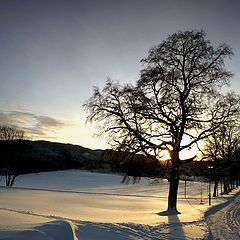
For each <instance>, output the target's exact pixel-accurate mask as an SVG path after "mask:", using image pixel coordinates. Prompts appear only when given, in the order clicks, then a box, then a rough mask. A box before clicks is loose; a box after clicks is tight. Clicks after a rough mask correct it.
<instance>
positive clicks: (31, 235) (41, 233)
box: [1, 220, 78, 240]
mask: <svg viewBox="0 0 240 240" xmlns="http://www.w3.org/2000/svg"><path fill="white" fill-rule="evenodd" d="M75 230H76V229H75V226H74V225H73V223H72V222H70V221H65V220H63V221H52V222H48V223H46V224H43V225H41V226H36V227H34V228H32V229H28V230H23V231H4V232H1V239H4V240H33V239H34V240H78V239H77V237H76V235H75Z"/></svg>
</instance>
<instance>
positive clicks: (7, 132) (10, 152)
mask: <svg viewBox="0 0 240 240" xmlns="http://www.w3.org/2000/svg"><path fill="white" fill-rule="evenodd" d="M23 139H24V131H22V130H19V129H16V128H14V127H9V126H6V125H1V126H0V140H1V141H2V143H1V146H2V150H1V156H0V157H1V162H2V163H1V166H0V167H1V175H3V176H5V181H6V186H8V187H12V186H13V184H14V182H15V180H16V177H17V175H18V174H19V173H18V164H19V161H20V159H17V158H19V157H20V154H19V152H20V151H21V142H20V141H19V140H23Z"/></svg>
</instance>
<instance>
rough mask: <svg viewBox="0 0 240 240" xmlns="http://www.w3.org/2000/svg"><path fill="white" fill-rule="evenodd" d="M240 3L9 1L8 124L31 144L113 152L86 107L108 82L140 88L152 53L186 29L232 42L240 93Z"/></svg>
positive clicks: (4, 78) (3, 114) (1, 67)
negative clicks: (98, 134)
mask: <svg viewBox="0 0 240 240" xmlns="http://www.w3.org/2000/svg"><path fill="white" fill-rule="evenodd" d="M239 12H240V1H239V0H218V1H217V0H211V1H209V0H208V1H206V0H201V1H199V0H121V1H117V0H78V1H77V0H11V1H9V0H1V1H0V49H1V53H0V124H8V125H9V124H10V125H14V126H16V127H18V128H21V129H24V130H25V131H26V134H27V136H28V137H29V138H30V139H33V140H35V139H44V140H50V141H57V142H65V143H73V144H79V145H82V146H84V147H89V148H92V149H96V148H107V147H108V145H107V144H106V142H105V140H104V139H103V138H102V139H98V138H95V137H94V133H96V128H95V127H94V125H90V124H85V120H86V113H85V112H84V109H83V107H82V105H83V103H84V102H85V101H86V100H87V99H88V98H90V97H91V95H92V89H93V86H98V87H100V88H101V87H103V86H104V84H105V81H106V79H107V77H111V78H112V79H115V80H119V81H120V83H128V82H130V83H134V82H135V81H136V80H137V79H138V76H139V70H140V69H141V68H142V65H141V63H140V60H141V59H142V58H144V57H146V56H147V54H148V50H149V49H150V48H151V47H153V46H154V45H156V44H158V43H160V42H161V41H163V40H164V39H166V37H167V36H168V35H170V34H172V33H175V32H177V31H179V30H182V31H185V30H195V29H197V30H201V29H203V30H204V31H205V32H206V36H207V37H206V38H207V39H209V40H210V41H211V43H212V44H213V45H214V46H218V45H219V44H221V43H227V44H228V45H230V46H231V47H232V49H233V52H234V57H233V58H232V59H231V60H228V61H227V62H226V67H227V69H228V70H230V71H232V72H233V73H234V77H233V78H232V80H231V87H230V90H234V91H236V92H237V93H240V68H239V63H240V41H239V39H240V28H239V23H240V14H239Z"/></svg>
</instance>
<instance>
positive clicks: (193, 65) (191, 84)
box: [84, 30, 238, 211]
mask: <svg viewBox="0 0 240 240" xmlns="http://www.w3.org/2000/svg"><path fill="white" fill-rule="evenodd" d="M232 55H233V53H232V50H231V48H230V47H229V46H227V45H226V44H222V45H220V46H218V47H217V48H216V49H214V47H213V46H212V45H211V43H210V42H209V41H208V40H206V39H205V32H204V31H202V30H201V31H185V32H182V31H179V32H177V33H174V34H172V35H170V36H169V37H168V38H167V39H166V40H165V41H163V42H162V43H160V44H159V45H157V46H155V47H153V48H151V49H150V51H149V54H148V56H147V57H146V58H144V59H142V61H141V62H142V63H143V64H144V68H143V69H142V70H141V72H140V77H139V79H138V80H137V82H136V84H135V85H132V84H126V85H120V84H119V83H118V82H114V81H112V80H111V79H108V80H107V82H106V85H105V87H104V88H103V89H102V90H100V89H99V88H97V87H95V88H94V91H93V95H92V97H91V98H90V99H89V100H88V101H87V102H86V103H85V104H84V106H85V108H86V110H87V111H88V118H87V120H88V121H90V122H92V121H94V122H95V123H96V124H97V125H98V126H99V133H100V134H106V135H107V136H108V140H109V143H110V144H111V145H112V147H113V148H115V149H118V150H123V151H126V152H129V153H131V154H134V153H142V154H145V155H146V156H149V157H151V158H153V159H155V160H156V162H158V160H159V158H160V157H161V155H162V153H163V150H165V151H168V152H169V155H170V158H171V159H170V162H169V168H168V169H167V171H166V173H165V176H166V178H167V179H168V181H169V184H170V187H169V197H168V210H171V211H176V210H177V191H178V184H179V175H180V173H181V165H182V164H184V163H186V162H189V161H191V160H193V159H180V158H179V153H180V152H181V151H182V150H184V149H190V148H191V147H192V146H194V144H196V143H197V142H199V141H200V140H202V139H204V138H206V137H207V136H209V135H211V134H212V133H213V132H214V131H216V129H218V128H219V127H220V126H221V125H222V124H224V123H225V122H226V121H228V118H229V117H230V116H231V115H232V114H233V113H234V112H235V111H237V106H238V105H237V102H238V99H237V98H236V97H235V95H233V94H226V95H223V94H220V88H221V87H222V86H224V85H227V84H228V83H229V79H230V78H231V76H232V74H231V73H230V72H228V71H227V70H226V69H225V67H224V60H225V59H226V58H229V57H231V56H232Z"/></svg>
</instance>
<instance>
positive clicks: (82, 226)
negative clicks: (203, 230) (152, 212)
mask: <svg viewBox="0 0 240 240" xmlns="http://www.w3.org/2000/svg"><path fill="white" fill-rule="evenodd" d="M0 210H2V211H10V212H15V213H20V214H24V215H31V216H38V217H44V218H46V219H48V220H50V221H51V220H52V221H51V224H56V223H58V222H61V224H65V225H69V226H70V227H71V230H72V236H71V238H70V239H74V240H87V239H98V240H105V239H106V237H107V239H114V240H127V239H136V240H137V239H141V240H167V239H168V240H169V239H170V240H174V239H176V240H196V238H195V237H190V236H186V235H185V234H184V233H183V232H182V231H181V230H180V231H179V229H182V228H183V227H191V226H196V225H198V226H199V227H201V226H204V224H205V223H204V219H202V220H199V221H193V222H184V223H180V222H179V223H177V224H176V223H161V224H158V225H155V226H151V225H147V224H134V223H98V222H89V221H80V220H73V219H69V218H63V217H61V216H54V215H45V214H40V213H34V212H32V211H23V210H17V209H10V208H0ZM173 218H174V216H173ZM42 226H43V227H37V228H36V229H38V228H44V226H47V225H44V224H43V225H42ZM96 236H97V237H96ZM204 239H207V238H206V237H204V238H202V240H204ZM199 240H200V239H199Z"/></svg>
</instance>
